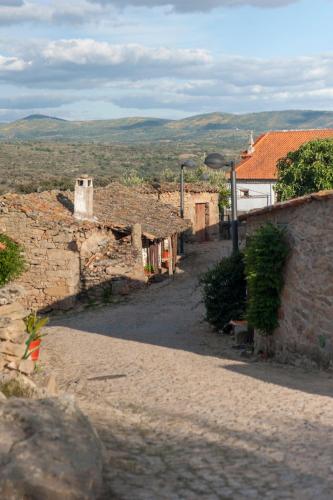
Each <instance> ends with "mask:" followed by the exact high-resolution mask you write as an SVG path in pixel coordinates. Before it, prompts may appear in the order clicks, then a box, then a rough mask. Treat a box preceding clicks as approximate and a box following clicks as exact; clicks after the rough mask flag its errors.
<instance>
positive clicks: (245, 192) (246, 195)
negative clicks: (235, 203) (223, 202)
mask: <svg viewBox="0 0 333 500" xmlns="http://www.w3.org/2000/svg"><path fill="white" fill-rule="evenodd" d="M240 197H241V198H250V190H249V189H240Z"/></svg>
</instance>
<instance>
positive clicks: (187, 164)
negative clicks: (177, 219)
mask: <svg viewBox="0 0 333 500" xmlns="http://www.w3.org/2000/svg"><path fill="white" fill-rule="evenodd" d="M185 168H196V163H195V162H194V161H193V160H186V161H184V162H183V163H182V164H181V166H180V216H181V218H182V219H184V213H185V203H184V200H185V183H184V169H185ZM180 254H181V255H184V234H183V233H181V235H180Z"/></svg>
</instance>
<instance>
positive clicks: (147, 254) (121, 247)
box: [0, 177, 190, 310]
mask: <svg viewBox="0 0 333 500" xmlns="http://www.w3.org/2000/svg"><path fill="white" fill-rule="evenodd" d="M189 225H190V223H189V222H188V221H185V220H183V219H181V218H180V217H179V216H178V215H177V213H176V211H175V210H174V209H172V208H171V207H169V206H165V205H163V204H162V203H160V202H158V201H155V200H152V199H151V198H150V197H147V196H145V195H143V194H142V193H139V192H137V191H135V190H133V189H129V188H127V187H125V186H122V185H120V184H117V183H114V184H111V185H110V186H108V187H106V188H99V189H94V188H93V182H92V179H91V178H89V177H81V178H79V179H77V181H76V185H75V192H74V193H72V192H69V191H68V192H61V191H49V192H42V193H32V194H27V195H19V194H8V195H5V196H3V197H1V198H0V232H4V233H6V234H8V236H10V237H12V238H13V239H14V240H15V241H17V242H19V243H20V244H22V246H23V247H24V250H25V254H26V261H27V264H28V269H27V271H26V272H25V273H24V275H23V276H22V277H21V278H20V279H19V280H18V281H19V283H21V284H22V285H23V286H24V288H25V289H26V292H27V294H26V296H25V299H24V305H25V306H27V307H29V308H31V309H36V310H41V309H43V308H44V309H45V308H69V307H71V306H72V305H73V304H74V303H75V302H76V301H77V299H78V298H79V299H80V298H81V299H82V298H88V299H89V300H95V299H96V298H98V299H104V300H107V298H108V297H109V296H110V294H111V293H118V292H120V293H127V292H128V291H129V290H130V289H131V288H135V287H138V286H141V285H142V284H143V283H145V282H146V281H147V278H146V277H145V272H144V266H145V263H150V264H152V265H153V266H154V272H155V273H160V272H162V271H164V272H168V273H172V272H173V271H174V269H175V266H176V261H177V255H176V254H175V241H177V238H178V234H180V233H181V232H182V231H185V230H186V229H188V227H189ZM166 248H167V249H168V252H167V256H166V258H164V259H163V255H164V256H165V249H166Z"/></svg>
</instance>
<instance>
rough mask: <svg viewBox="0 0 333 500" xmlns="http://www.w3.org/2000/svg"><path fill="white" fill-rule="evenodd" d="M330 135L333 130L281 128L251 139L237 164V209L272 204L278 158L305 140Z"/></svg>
mask: <svg viewBox="0 0 333 500" xmlns="http://www.w3.org/2000/svg"><path fill="white" fill-rule="evenodd" d="M327 138H330V139H333V129H323V130H282V131H281V130H280V131H274V132H266V133H265V134H262V135H261V136H259V137H258V138H257V140H256V141H255V142H253V139H252V138H251V141H250V145H249V148H248V150H247V151H245V152H244V153H243V154H242V156H241V158H242V159H241V161H240V163H239V164H238V165H237V167H236V174H237V208H238V212H239V213H244V212H248V211H249V210H253V209H256V208H263V207H266V206H268V205H273V204H274V203H275V202H276V201H277V200H276V195H275V191H274V186H275V184H276V182H277V168H276V164H277V162H278V160H280V159H281V158H283V157H285V156H286V155H287V154H288V153H289V152H291V151H296V150H297V149H298V148H299V147H300V146H302V144H305V143H306V142H309V141H313V140H315V139H327Z"/></svg>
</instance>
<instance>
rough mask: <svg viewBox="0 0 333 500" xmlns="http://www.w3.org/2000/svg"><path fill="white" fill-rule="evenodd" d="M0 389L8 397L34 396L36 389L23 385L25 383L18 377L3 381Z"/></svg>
mask: <svg viewBox="0 0 333 500" xmlns="http://www.w3.org/2000/svg"><path fill="white" fill-rule="evenodd" d="M0 391H1V392H2V393H3V394H4V395H5V396H6V398H32V397H33V395H34V391H33V389H32V388H31V387H28V386H26V385H23V383H22V382H21V381H20V380H17V379H12V380H8V381H6V382H1V383H0Z"/></svg>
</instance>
